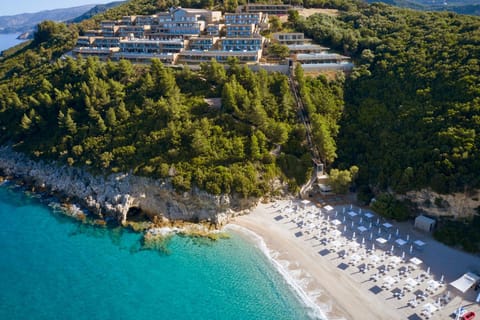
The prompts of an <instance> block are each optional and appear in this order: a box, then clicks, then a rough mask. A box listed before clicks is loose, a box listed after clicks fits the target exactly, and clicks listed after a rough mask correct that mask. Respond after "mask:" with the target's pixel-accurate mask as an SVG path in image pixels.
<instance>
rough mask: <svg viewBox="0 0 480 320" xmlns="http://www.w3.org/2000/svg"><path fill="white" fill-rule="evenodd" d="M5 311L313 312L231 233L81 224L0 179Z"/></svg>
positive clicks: (49, 314)
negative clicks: (195, 234) (147, 235)
mask: <svg viewBox="0 0 480 320" xmlns="http://www.w3.org/2000/svg"><path fill="white" fill-rule="evenodd" d="M0 223H1V224H0V319H9V320H11V319H49V320H51V319H62V320H63V319H89V320H91V319H308V318H309V316H308V314H309V311H308V309H307V308H306V307H304V306H303V304H301V303H300V302H299V300H298V299H297V298H296V296H295V295H294V293H293V292H292V290H290V288H289V287H288V286H287V284H286V283H285V281H284V280H283V278H282V277H281V276H280V275H279V274H278V273H277V272H276V270H275V269H273V267H272V265H271V263H270V262H269V261H268V260H267V259H266V258H265V257H264V255H263V254H262V253H261V252H260V251H259V250H257V249H256V248H255V247H254V246H253V245H252V244H250V243H249V242H248V241H246V240H244V239H242V238H240V237H239V236H236V235H232V237H231V238H230V239H225V240H220V241H217V242H207V241H201V242H199V241H194V240H192V239H190V238H184V237H174V238H172V240H171V242H170V243H169V244H168V251H169V253H168V254H165V253H164V254H161V253H158V252H157V251H151V250H141V242H140V239H141V237H140V235H139V234H136V233H133V232H129V231H127V230H125V229H120V228H118V229H105V228H99V227H92V226H86V225H82V224H81V223H78V222H76V221H73V220H72V219H70V218H68V217H65V216H63V215H61V214H60V213H56V212H54V211H52V210H51V208H50V207H48V206H47V205H45V204H42V203H41V202H40V201H39V200H38V199H36V198H32V197H29V196H26V195H25V194H23V193H22V192H19V191H14V190H12V189H11V188H8V187H5V186H2V187H0Z"/></svg>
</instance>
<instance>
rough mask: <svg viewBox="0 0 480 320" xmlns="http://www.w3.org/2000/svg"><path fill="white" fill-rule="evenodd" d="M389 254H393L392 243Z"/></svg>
mask: <svg viewBox="0 0 480 320" xmlns="http://www.w3.org/2000/svg"><path fill="white" fill-rule="evenodd" d="M390 254H393V245H392V247H391V248H390Z"/></svg>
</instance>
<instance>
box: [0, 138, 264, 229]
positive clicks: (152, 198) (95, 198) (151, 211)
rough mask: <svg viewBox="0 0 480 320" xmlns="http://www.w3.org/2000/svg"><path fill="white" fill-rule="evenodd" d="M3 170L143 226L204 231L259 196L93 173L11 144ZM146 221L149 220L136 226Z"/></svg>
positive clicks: (100, 214)
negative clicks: (185, 188) (179, 187)
mask: <svg viewBox="0 0 480 320" xmlns="http://www.w3.org/2000/svg"><path fill="white" fill-rule="evenodd" d="M0 173H1V175H3V177H6V178H8V179H13V180H16V181H18V183H20V184H23V185H24V186H25V187H26V188H27V189H29V190H32V191H34V192H45V193H47V194H49V195H53V196H55V197H56V198H58V199H59V200H60V202H61V203H64V204H66V205H64V208H65V207H66V208H67V209H68V206H69V205H70V204H73V203H75V204H78V205H79V206H81V207H82V208H85V209H87V210H88V211H89V212H91V213H93V214H94V215H95V217H96V219H97V220H100V221H104V222H108V221H116V222H118V223H120V224H122V225H124V226H128V225H130V226H134V227H133V228H139V229H148V228H149V227H150V228H156V227H165V226H169V227H172V228H175V227H178V226H179V225H183V226H187V225H192V228H193V229H198V224H199V223H200V224H201V225H203V226H204V227H205V228H204V229H205V230H215V229H219V228H220V227H221V226H223V225H225V224H226V223H227V222H228V221H229V219H230V218H231V217H233V216H236V215H241V214H246V213H248V212H249V209H250V208H251V207H253V206H255V205H256V204H257V203H258V200H259V199H256V198H247V199H245V198H241V197H236V196H230V195H218V196H216V195H212V194H209V193H207V192H205V191H202V190H199V189H196V188H194V189H192V190H191V191H190V192H184V193H178V192H176V191H175V190H174V189H173V187H172V185H171V183H169V181H166V180H163V181H162V180H154V179H150V178H145V177H138V176H135V175H133V174H129V173H119V174H108V175H102V176H100V175H93V174H91V173H89V172H88V171H87V170H85V169H82V168H78V167H70V166H68V165H60V164H59V163H56V162H54V161H49V162H47V161H44V160H32V159H30V158H28V157H27V156H26V155H25V154H23V153H20V152H16V151H14V150H13V148H12V147H11V146H3V147H0ZM77 211H78V208H77ZM79 217H81V215H79ZM142 223H147V225H145V224H143V226H142V227H138V226H139V225H142ZM195 225H197V226H196V227H193V226H195ZM135 226H136V227H135Z"/></svg>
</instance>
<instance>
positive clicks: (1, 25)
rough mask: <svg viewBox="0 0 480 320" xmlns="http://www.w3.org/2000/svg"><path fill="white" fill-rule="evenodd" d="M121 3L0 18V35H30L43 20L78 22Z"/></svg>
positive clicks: (90, 5) (91, 5)
mask: <svg viewBox="0 0 480 320" xmlns="http://www.w3.org/2000/svg"><path fill="white" fill-rule="evenodd" d="M93 1H95V0H93ZM122 3H123V1H115V2H111V3H107V4H101V5H95V4H89V5H84V6H78V7H72V8H63V9H54V10H45V11H40V12H35V13H21V14H17V15H13V16H0V33H31V31H33V29H35V27H36V25H37V24H39V23H40V22H42V21H44V20H52V21H56V22H63V21H68V22H80V21H82V20H84V19H88V18H90V17H92V16H94V15H96V14H98V13H102V12H104V11H106V10H108V9H110V8H113V7H116V6H118V5H120V4H122Z"/></svg>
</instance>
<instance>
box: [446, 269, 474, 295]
mask: <svg viewBox="0 0 480 320" xmlns="http://www.w3.org/2000/svg"><path fill="white" fill-rule="evenodd" d="M479 281H480V276H478V275H476V274H474V273H471V272H467V273H465V274H464V275H463V276H461V277H460V278H458V279H457V280H455V281H453V282H451V283H450V285H451V286H453V287H455V288H457V289H458V290H460V291H461V292H463V293H465V292H467V290H468V289H470V288H471V287H473V286H474V285H475V284H476V283H478V282H479Z"/></svg>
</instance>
